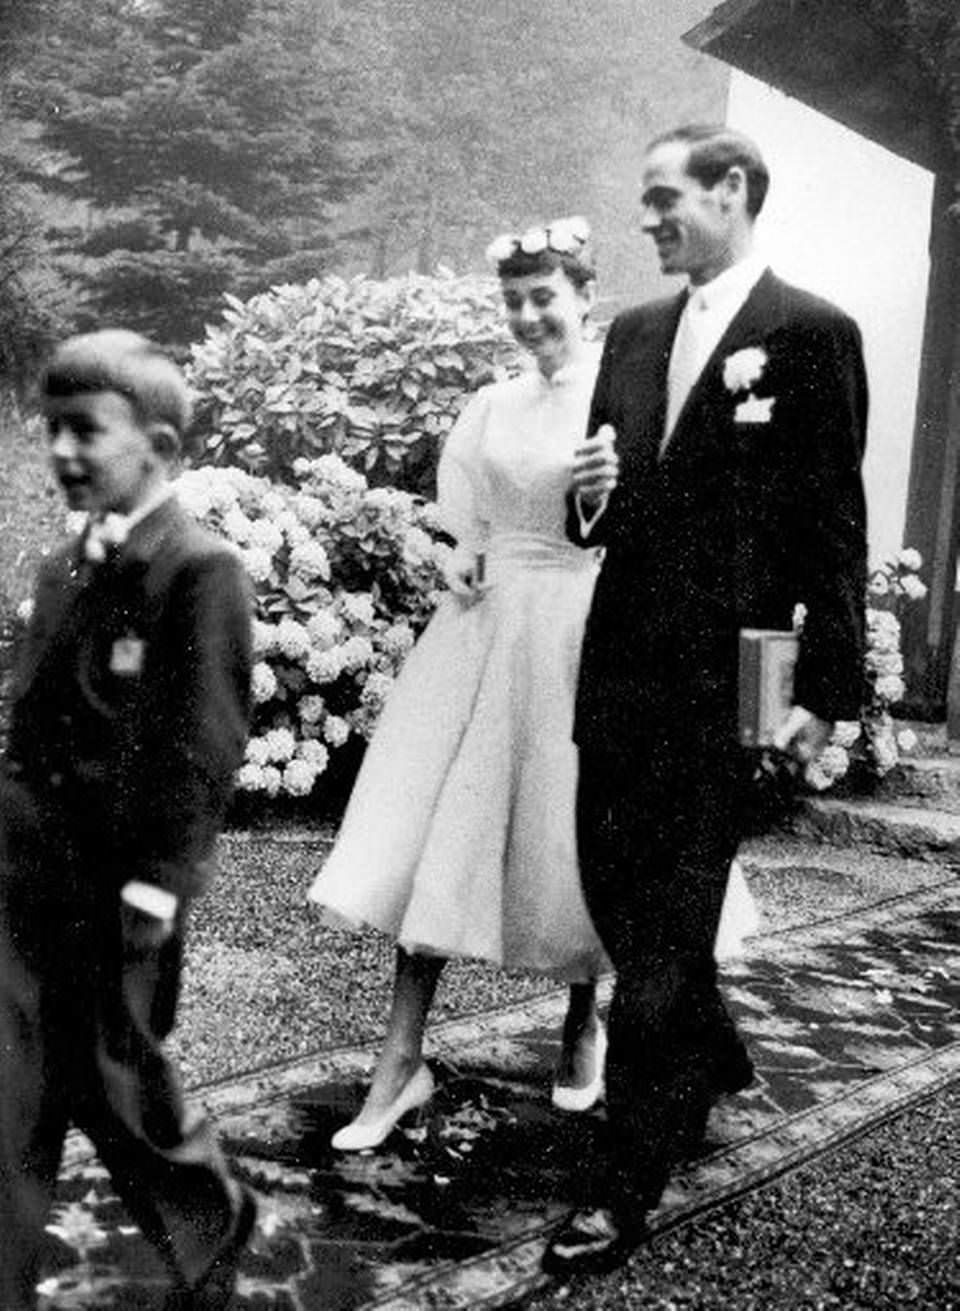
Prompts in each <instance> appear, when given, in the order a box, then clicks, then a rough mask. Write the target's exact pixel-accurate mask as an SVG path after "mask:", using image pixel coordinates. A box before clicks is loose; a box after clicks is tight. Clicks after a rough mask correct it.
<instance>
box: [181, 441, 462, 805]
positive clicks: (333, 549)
mask: <svg viewBox="0 0 960 1311" xmlns="http://www.w3.org/2000/svg"><path fill="white" fill-rule="evenodd" d="M295 473H296V477H297V479H298V486H297V488H290V487H286V486H282V485H276V484H273V483H271V482H269V481H268V480H267V479H264V478H259V477H256V476H254V475H252V474H249V473H247V472H245V471H244V470H241V469H236V468H223V469H218V468H203V469H195V470H190V471H188V472H186V473H184V474H183V475H181V477H180V478H179V480H178V483H177V491H178V494H179V496H180V498H181V500H182V502H183V503H184V504H185V505H186V506H187V507H188V508H189V509H190V510H192V511H193V513H194V514H195V515H196V516H197V517H198V518H199V519H201V520H202V521H203V522H204V523H206V524H207V525H208V526H209V527H211V528H212V529H214V530H215V531H216V532H218V533H219V534H221V535H222V536H223V537H225V538H226V539H227V540H228V541H229V542H230V543H232V545H233V546H234V548H235V549H236V550H237V551H238V552H239V554H240V556H241V558H242V560H243V562H244V564H245V566H246V569H247V572H248V573H249V575H250V577H251V579H252V580H253V583H254V587H255V592H256V616H255V622H254V659H255V664H254V669H253V697H254V703H255V711H254V724H253V731H252V735H251V738H250V741H249V744H248V746H247V753H246V759H245V761H244V764H243V766H242V767H241V769H240V771H239V773H238V776H237V786H238V789H239V791H240V792H241V793H249V794H260V795H261V796H264V797H267V798H274V797H277V796H281V795H282V796H290V797H308V796H310V795H311V794H312V793H314V791H315V789H316V788H317V785H318V782H319V780H320V779H321V778H322V777H325V776H326V777H327V780H328V781H329V776H330V772H331V771H332V772H333V773H334V775H335V774H336V763H337V757H338V753H343V748H344V747H346V746H347V745H348V744H349V743H351V742H353V743H354V744H356V742H357V740H358V739H365V738H367V737H368V736H369V735H370V732H371V731H372V728H373V725H374V723H375V722H376V719H377V716H378V714H379V712H380V709H381V707H382V705H383V702H384V699H385V697H386V695H387V692H388V691H389V690H390V687H391V685H392V683H393V680H394V678H395V676H396V674H397V671H398V670H399V668H400V665H401V664H402V662H403V659H404V657H405V656H406V655H407V653H408V652H409V650H410V648H411V647H412V646H413V643H414V639H415V637H416V636H417V634H418V633H419V631H420V630H421V629H422V627H423V625H424V624H425V623H426V620H427V618H428V617H429V615H430V614H431V612H432V610H433V608H434V606H435V605H436V602H437V599H438V596H439V589H440V587H441V585H442V569H443V564H444V560H445V558H446V554H447V553H448V551H449V547H447V546H446V545H444V544H443V543H442V542H441V541H440V540H439V539H438V538H437V536H436V522H435V519H434V513H435V512H434V509H433V507H432V506H430V505H428V504H424V503H423V502H421V501H420V500H419V499H418V498H415V497H413V496H411V495H409V494H408V493H406V492H401V491H397V490H395V489H389V488H370V487H369V486H368V485H367V482H366V479H365V478H364V477H363V475H362V474H359V473H357V472H356V471H355V470H353V469H351V468H349V467H348V466H347V465H346V464H345V463H344V461H343V460H341V459H340V458H339V457H338V456H336V455H324V456H321V457H319V458H318V459H315V460H308V459H301V460H298V461H297V464H296V468H295ZM347 754H348V753H344V755H345V756H346V755H347Z"/></svg>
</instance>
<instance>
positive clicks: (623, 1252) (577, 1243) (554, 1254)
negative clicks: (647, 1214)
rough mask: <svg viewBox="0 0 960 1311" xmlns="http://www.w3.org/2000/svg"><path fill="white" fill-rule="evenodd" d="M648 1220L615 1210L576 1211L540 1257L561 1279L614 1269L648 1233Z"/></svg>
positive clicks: (548, 1270) (548, 1272)
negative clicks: (634, 1217)
mask: <svg viewBox="0 0 960 1311" xmlns="http://www.w3.org/2000/svg"><path fill="white" fill-rule="evenodd" d="M648 1236H649V1235H648V1231H647V1226H646V1222H645V1221H644V1220H643V1219H642V1218H641V1219H640V1220H629V1221H627V1220H624V1219H623V1218H622V1217H620V1216H618V1215H617V1214H616V1213H615V1212H614V1211H611V1210H608V1209H607V1208H606V1207H601V1208H599V1209H598V1210H596V1211H574V1212H573V1213H572V1215H569V1216H568V1217H567V1219H566V1220H565V1221H564V1222H563V1224H562V1225H561V1226H560V1228H559V1229H558V1230H557V1232H556V1233H555V1234H554V1235H553V1237H552V1238H551V1239H550V1242H549V1243H548V1244H547V1247H546V1250H545V1252H544V1254H543V1258H542V1260H541V1263H540V1264H541V1266H542V1268H543V1270H544V1271H545V1273H546V1274H548V1275H555V1276H556V1277H557V1278H558V1279H571V1278H573V1277H574V1276H576V1275H597V1274H604V1273H605V1272H607V1271H609V1270H615V1269H616V1268H617V1266H619V1265H622V1264H623V1263H624V1261H626V1260H627V1258H628V1257H629V1256H630V1253H631V1252H632V1251H633V1250H634V1248H636V1247H638V1246H639V1245H640V1244H641V1243H642V1242H643V1241H644V1240H645V1239H646V1238H647V1237H648Z"/></svg>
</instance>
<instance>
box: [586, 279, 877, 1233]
mask: <svg viewBox="0 0 960 1311" xmlns="http://www.w3.org/2000/svg"><path fill="white" fill-rule="evenodd" d="M683 303H684V298H683V296H679V297H675V298H673V299H670V300H665V301H660V302H657V303H655V304H651V305H646V306H642V307H640V308H639V309H635V310H630V311H628V312H627V313H625V314H623V315H621V316H620V317H619V318H617V319H616V320H615V321H614V323H613V324H612V325H611V328H610V330H609V332H608V334H607V338H606V341H605V344H604V352H603V357H602V360H601V364H600V371H599V375H598V379H597V385H596V390H595V393H594V399H593V405H592V409H591V416H590V421H589V424H590V426H589V431H590V432H591V433H593V432H596V431H597V429H598V428H599V427H600V426H601V425H603V424H611V425H612V426H613V428H614V429H615V430H616V434H617V451H618V454H619V458H620V476H619V483H618V486H617V488H616V490H615V491H614V493H613V494H612V496H611V498H610V501H609V504H608V505H607V506H606V508H605V510H604V511H603V513H602V514H601V515H600V517H599V518H598V519H597V520H596V521H595V523H593V524H591V525H589V527H588V528H587V527H585V526H584V524H583V522H582V521H581V518H580V515H579V513H578V512H577V507H576V506H575V505H574V504H573V502H571V506H570V515H569V517H568V532H569V534H570V536H571V538H572V539H573V540H574V541H580V542H582V543H583V544H584V545H587V546H597V545H600V546H603V547H604V562H603V567H602V569H601V572H600V577H599V580H598V583H597V588H596V591H595V593H594V599H593V605H592V608H591V612H590V616H589V618H588V621H587V627H586V633H585V637H584V646H583V654H582V659H581V666H580V683H579V691H578V699H577V711H576V721H575V730H574V735H575V738H576V741H577V745H578V747H579V751H580V785H579V786H580V791H579V798H578V841H579V856H580V864H581V871H582V879H583V887H584V893H585V896H586V900H587V904H588V906H589V909H590V913H591V915H592V916H593V918H594V921H595V923H596V927H597V929H598V932H599V934H600V937H601V939H602V940H603V943H604V946H605V947H606V949H607V952H608V954H609V955H610V958H611V960H612V962H613V965H614V967H615V969H616V975H617V978H616V987H615V992H614V998H613V1002H612V1009H611V1016H610V1045H609V1053H608V1058H607V1100H608V1123H609V1134H610V1143H609V1144H608V1151H607V1152H606V1154H605V1157H604V1158H603V1159H601V1160H600V1161H599V1162H598V1168H597V1171H596V1175H595V1178H594V1180H593V1186H592V1192H591V1198H590V1199H588V1200H590V1201H592V1202H593V1203H594V1204H597V1205H604V1206H607V1205H612V1206H614V1207H617V1206H622V1207H623V1208H624V1209H626V1210H627V1211H628V1212H629V1213H630V1214H635V1213H636V1212H637V1211H638V1210H639V1211H642V1210H647V1209H650V1208H651V1207H652V1206H654V1205H655V1204H656V1202H657V1200H658V1198H659V1196H660V1192H661V1191H662V1188H663V1185H664V1183H665V1181H666V1179H667V1177H668V1175H669V1173H670V1170H671V1168H672V1166H673V1165H674V1164H675V1162H676V1161H677V1160H678V1159H679V1158H681V1157H683V1156H686V1155H688V1154H689V1153H690V1152H691V1151H692V1150H694V1149H695V1148H696V1146H697V1144H698V1143H699V1141H700V1139H701V1137H702V1134H703V1130H704V1126H705V1123H706V1117H707V1114H708V1111H709V1108H710V1105H711V1103H712V1102H713V1100H714V1099H715V1098H716V1096H717V1095H718V1094H719V1093H720V1092H722V1091H727V1090H732V1089H734V1088H736V1087H738V1086H742V1084H743V1083H744V1082H745V1081H746V1080H747V1079H748V1078H749V1071H750V1066H749V1061H748V1059H747V1056H746V1052H745V1050H744V1048H743V1046H742V1044H741V1043H740V1040H739V1038H738V1037H737V1035H736V1031H735V1029H734V1027H733V1024H732V1022H731V1020H730V1018H729V1016H728V1014H727V1012H726V1009H725V1007H724V1004H723V1001H722V998H721V996H720V992H719V990H718V987H717V981H716V966H715V963H714V958H713V944H714V940H715V936H716V931H717V926H718V923H719V918H720V911H721V908H722V904H723V897H724V891H725V887H726V882H727V876H728V872H729V866H730V862H731V859H732V857H733V856H734V854H735V852H736V848H737V842H738V839H739V837H740V834H741V829H742V810H743V802H744V797H745V780H746V775H747V773H748V768H749V766H748V762H747V758H746V755H745V753H744V752H743V750H742V749H741V747H740V746H739V744H738V740H737V652H738V640H739V632H740V630H741V629H743V628H771V629H779V630H783V629H789V628H790V627H791V625H792V621H793V614H794V608H795V606H796V605H797V604H799V603H802V604H803V605H804V606H805V608H806V618H805V621H804V629H803V636H802V639H801V647H800V656H799V660H798V664H797V669H796V679H795V688H794V700H795V702H796V703H797V704H798V705H801V706H803V707H804V708H805V709H807V710H808V711H810V712H811V713H812V714H814V715H816V716H818V717H819V718H820V719H823V720H826V721H834V720H837V719H851V718H855V717H856V716H857V715H858V713H859V708H860V701H861V691H862V680H863V605H864V584H865V575H866V532H865V507H864V495H863V486H862V481H861V474H860V465H861V460H862V456H863V448H864V442H865V428H866V412H867V389H866V380H865V374H864V367H863V359H862V353H861V346H860V334H859V332H858V330H857V327H856V325H855V324H854V323H853V322H852V321H851V320H850V319H849V318H848V317H847V316H846V315H844V314H843V313H841V311H839V310H837V309H836V308H835V307H833V306H831V305H829V304H827V303H826V302H824V301H822V300H819V299H818V298H816V297H814V296H811V295H809V294H807V293H805V292H802V291H798V290H797V289H795V288H793V287H790V286H788V285H787V284H785V283H783V282H781V281H780V280H779V279H778V278H777V277H775V276H774V275H773V274H772V273H770V271H769V270H768V271H767V272H765V273H764V274H763V275H762V276H761V278H760V280H759V282H758V283H757V284H756V285H755V287H754V288H753V290H752V291H751V293H750V294H749V296H748V298H747V300H746V302H745V304H744V305H743V306H742V308H741V309H740V310H739V312H738V313H737V314H736V316H735V317H734V319H733V321H732V322H731V324H730V326H729V327H728V328H727V330H726V332H725V334H724V336H723V337H722V339H721V341H720V342H719V344H718V346H717V348H716V350H715V351H714V353H713V355H712V356H711V357H710V359H709V360H708V362H707V364H706V365H705V367H704V369H703V371H702V373H701V374H700V376H699V378H698V380H697V381H696V382H695V383H694V385H693V388H692V390H691V391H690V393H689V396H688V397H687V400H686V402H685V404H684V406H683V408H682V410H681V411H680V415H679V417H678V419H677V420H676V423H675V425H674V428H673V431H672V434H671V435H670V439H669V442H668V443H667V444H666V446H664V444H663V439H664V426H665V412H666V404H667V368H668V362H669V358H670V352H671V346H672V343H673V338H674V334H675V332H676V327H677V323H678V321H679V318H680V313H681V310H682V308H683ZM740 351H749V352H750V355H749V358H750V359H752V360H754V361H756V360H758V359H759V360H761V361H762V363H761V367H760V369H759V376H755V377H754V378H753V382H752V386H751V387H750V388H749V390H750V393H751V397H752V400H751V403H750V404H748V405H744V403H743V402H744V401H745V399H746V391H747V388H746V387H743V386H741V385H740V384H739V383H738V382H737V381H736V377H737V371H736V369H734V368H733V367H732V366H727V361H728V360H729V359H730V358H731V357H732V356H735V355H736V354H737V353H738V352H740Z"/></svg>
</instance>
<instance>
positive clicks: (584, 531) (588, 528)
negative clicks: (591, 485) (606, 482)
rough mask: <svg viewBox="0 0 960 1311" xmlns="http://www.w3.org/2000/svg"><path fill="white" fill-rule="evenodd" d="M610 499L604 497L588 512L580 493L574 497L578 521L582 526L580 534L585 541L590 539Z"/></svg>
mask: <svg viewBox="0 0 960 1311" xmlns="http://www.w3.org/2000/svg"><path fill="white" fill-rule="evenodd" d="M609 499H610V498H609V497H607V496H604V497H603V499H602V500H601V501H599V502H598V503H597V504H596V505H595V506H593V507H592V508H591V509H590V510H589V511H588V510H586V509H585V508H584V504H583V499H582V497H581V496H580V493H579V492H577V493H576V495H575V496H574V498H573V500H574V504H575V505H576V507H577V521H578V522H579V524H580V532H581V535H582V536H583V537H584V539H586V538H587V537H589V536H590V534H591V533H592V532H593V528H594V525H595V524H596V522H597V520H598V519H599V518H600V516H601V515H602V514H603V512H604V510H605V509H606V508H607V501H608V500H609Z"/></svg>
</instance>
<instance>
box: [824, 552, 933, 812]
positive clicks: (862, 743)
mask: <svg viewBox="0 0 960 1311" xmlns="http://www.w3.org/2000/svg"><path fill="white" fill-rule="evenodd" d="M922 563H923V562H922V560H921V558H920V552H919V551H915V550H913V549H912V548H911V547H907V548H905V549H904V550H902V551H900V552H899V553H898V554H897V555H894V556H889V557H888V558H887V559H886V560H885V561H884V562H883V563H882V564H881V565H880V566H879V567H878V568H876V569H875V570H874V571H873V573H872V574H871V576H870V581H869V583H868V586H867V613H866V619H867V650H866V655H865V658H864V691H863V707H862V709H861V712H860V718H859V720H854V721H850V722H845V723H840V724H837V725H836V727H835V729H834V733H833V737H832V739H831V741H830V743H829V744H828V746H827V747H826V748H825V750H824V751H823V752H822V753H821V755H820V756H819V758H818V759H817V760H816V761H815V762H814V763H813V764H812V765H810V766H808V767H807V770H806V781H807V782H808V783H809V784H810V785H811V786H812V787H813V788H815V789H816V790H818V791H822V790H825V789H826V788H828V787H831V786H832V785H833V784H834V783H835V782H836V781H837V780H838V779H840V778H843V777H844V776H845V775H846V774H847V773H848V772H849V771H850V770H851V769H856V770H858V771H859V772H861V773H867V774H869V775H872V776H874V777H878V778H880V777H882V776H883V775H884V774H886V773H889V771H890V770H891V769H893V767H894V766H895V765H896V764H897V762H898V761H899V759H900V753H901V752H903V751H912V750H913V749H914V747H915V746H916V735H915V734H914V732H913V730H912V729H909V728H903V729H899V730H898V729H897V727H896V724H895V721H894V718H893V715H892V714H891V709H890V708H891V706H893V705H895V704H896V703H897V702H898V701H900V700H902V698H903V694H904V691H905V688H904V682H903V656H902V655H901V654H900V619H899V617H898V616H899V612H900V610H901V609H902V607H903V606H904V605H906V604H909V603H910V602H911V601H915V600H919V599H920V598H921V597H923V596H925V595H926V592H927V589H926V586H925V584H924V583H923V582H922V580H921V579H920V577H919V574H918V570H919V569H920V566H921V564H922Z"/></svg>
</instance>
